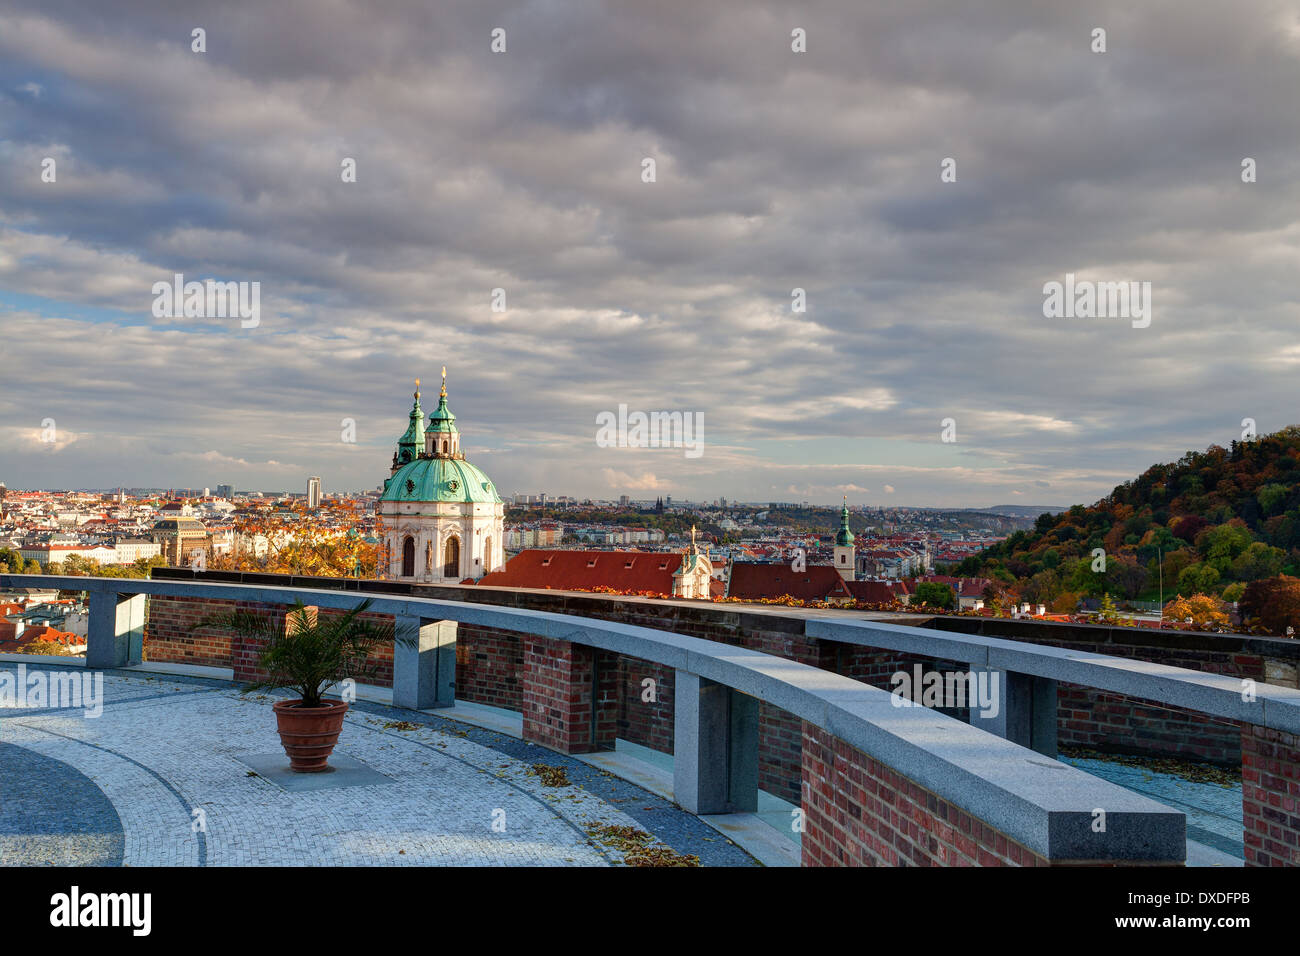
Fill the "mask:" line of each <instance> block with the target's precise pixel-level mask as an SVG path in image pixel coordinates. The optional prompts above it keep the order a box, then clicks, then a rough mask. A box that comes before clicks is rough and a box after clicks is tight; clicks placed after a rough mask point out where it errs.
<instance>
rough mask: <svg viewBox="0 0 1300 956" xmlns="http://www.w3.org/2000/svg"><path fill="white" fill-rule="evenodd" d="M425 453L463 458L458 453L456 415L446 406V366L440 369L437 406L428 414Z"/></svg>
mask: <svg viewBox="0 0 1300 956" xmlns="http://www.w3.org/2000/svg"><path fill="white" fill-rule="evenodd" d="M424 443H425V454H427V455H428V456H429V457H430V458H463V457H464V455H462V454H461V453H460V429H458V428H457V427H456V416H455V415H453V414H452V413H451V409H449V408H448V407H447V367H446V366H445V365H444V366H443V369H442V391H441V392H439V394H438V407H437V408H436V409H434V412H433V414H432V415H430V416H429V427H428V429H427V430H426V431H425V433H424Z"/></svg>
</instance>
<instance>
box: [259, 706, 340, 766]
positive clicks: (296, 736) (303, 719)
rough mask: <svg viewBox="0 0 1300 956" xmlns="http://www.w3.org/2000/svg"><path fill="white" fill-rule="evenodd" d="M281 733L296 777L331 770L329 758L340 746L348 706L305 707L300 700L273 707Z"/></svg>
mask: <svg viewBox="0 0 1300 956" xmlns="http://www.w3.org/2000/svg"><path fill="white" fill-rule="evenodd" d="M271 709H272V710H274V711H275V720H276V723H277V725H278V726H279V730H280V743H281V744H283V745H284V752H285V753H286V754H288V755H289V769H290V770H293V771H295V772H296V773H320V772H321V771H323V770H328V769H329V765H328V763H327V761H328V760H329V755H330V754H331V753H332V752H333V751H334V745H335V744H337V743H338V742H339V732H340V731H341V730H342V729H343V715H344V714H346V713H347V712H348V705H347V704H346V703H344V702H343V701H327V702H325V703H323V704H322V705H321V706H320V707H303V706H302V701H301V700H280V701H276V703H275V704H274V705H272V707H271Z"/></svg>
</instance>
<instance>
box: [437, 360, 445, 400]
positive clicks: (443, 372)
mask: <svg viewBox="0 0 1300 956" xmlns="http://www.w3.org/2000/svg"><path fill="white" fill-rule="evenodd" d="M439 397H440V398H446V397H447V366H445V365H444V366H443V367H442V393H441V394H440V395H439Z"/></svg>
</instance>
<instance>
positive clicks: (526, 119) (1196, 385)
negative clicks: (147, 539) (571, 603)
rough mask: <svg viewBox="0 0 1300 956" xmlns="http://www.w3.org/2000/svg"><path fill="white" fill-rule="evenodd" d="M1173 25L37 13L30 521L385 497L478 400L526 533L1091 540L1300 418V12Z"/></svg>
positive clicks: (1233, 12)
mask: <svg viewBox="0 0 1300 956" xmlns="http://www.w3.org/2000/svg"><path fill="white" fill-rule="evenodd" d="M87 6H93V10H90V11H87V10H86V9H84V8H85V7H87ZM1133 6H1134V5H1133V4H1131V3H1130V2H1127V0H1124V2H1114V3H1109V2H1105V3H1091V2H1089V3H1079V4H1073V3H1072V4H1065V3H1058V4H1041V3H1036V2H1031V0H1026V2H1019V0H1016V2H1010V0H1007V2H995V3H992V4H970V3H965V2H957V0H951V2H930V0H906V2H878V0H870V2H863V0H834V2H830V0H810V2H790V3H768V2H763V0H743V2H739V0H736V2H732V0H709V2H707V3H701V2H698V0H680V2H679V0H656V2H655V3H645V2H632V0H627V2H603V3H602V2H594V0H532V2H503V0H475V2H472V3H470V2H457V3H442V2H439V3H430V2H428V0H274V2H266V0H226V2H223V3H220V4H192V3H188V2H172V3H168V4H166V5H163V4H158V3H157V2H155V0H139V2H132V0H117V2H113V0H105V2H100V3H96V4H94V5H87V4H84V3H80V2H72V0H31V2H26V0H3V2H0V480H3V481H5V482H7V483H8V485H9V486H10V487H45V488H62V487H110V486H117V485H120V484H121V485H128V486H131V485H142V486H144V485H148V486H198V487H202V486H205V485H206V486H213V487H215V486H216V485H217V484H218V483H222V482H230V483H232V484H234V485H235V486H236V487H239V488H248V489H285V488H288V489H298V490H300V489H301V488H302V487H303V486H304V484H305V480H306V477H307V476H308V475H320V476H322V478H323V479H324V484H325V488H326V490H332V489H358V488H370V487H374V486H376V485H377V484H379V482H380V481H381V480H382V479H383V478H384V477H386V475H387V473H388V468H387V466H388V462H389V459H390V457H391V455H392V447H393V444H394V443H395V441H396V439H397V438H398V436H399V435H400V434H401V432H402V430H403V429H404V427H405V424H406V416H407V413H408V411H409V408H410V397H411V391H412V387H413V386H412V382H413V380H414V379H415V378H416V377H417V376H418V377H421V378H423V380H424V383H425V389H424V390H425V396H426V407H431V406H432V404H434V402H432V401H430V400H429V399H430V396H436V392H437V384H436V382H437V378H438V372H439V368H440V367H441V366H443V365H446V366H447V369H448V390H449V394H450V398H451V408H452V410H453V411H454V412H455V413H456V414H457V416H458V418H459V424H460V425H461V428H462V433H463V437H464V445H465V449H466V451H467V454H468V456H469V458H470V459H471V461H474V462H475V463H476V464H478V465H480V466H481V467H482V468H483V469H484V470H485V471H486V472H487V473H488V474H489V475H490V476H491V477H492V478H493V479H494V480H495V481H496V483H497V485H498V487H499V488H500V490H502V491H503V492H504V493H514V492H533V493H536V492H539V491H546V492H548V493H550V494H566V493H567V494H576V495H584V496H586V495H590V496H596V497H613V496H617V495H619V494H630V495H632V496H633V497H634V498H635V497H654V496H655V495H658V494H665V495H673V496H674V497H677V498H692V497H693V498H708V499H712V498H715V497H718V496H720V495H721V496H725V497H727V498H734V499H740V500H763V501H766V500H802V499H809V500H812V501H819V502H831V501H838V500H839V498H840V496H841V495H843V494H847V495H848V498H849V500H850V502H853V503H870V504H889V503H893V504H900V505H957V506H983V505H991V504H1001V503H1023V504H1052V505H1068V504H1071V503H1074V502H1078V501H1084V502H1090V501H1093V500H1095V499H1096V498H1098V497H1100V496H1101V495H1103V494H1104V493H1106V492H1107V491H1108V490H1109V489H1110V488H1111V487H1112V486H1113V485H1115V484H1116V483H1118V482H1119V481H1122V480H1124V479H1126V478H1128V477H1130V476H1132V475H1134V474H1136V473H1138V472H1140V471H1141V470H1142V469H1143V468H1145V467H1146V466H1147V465H1149V464H1150V463H1152V462H1153V461H1167V460H1172V459H1174V458H1177V457H1178V456H1179V455H1181V454H1182V453H1183V452H1184V451H1186V450H1187V449H1190V448H1204V447H1205V446H1207V445H1209V444H1211V443H1215V442H1217V443H1220V444H1226V443H1228V442H1229V441H1231V440H1232V439H1234V438H1237V437H1240V434H1241V430H1242V424H1241V423H1242V419H1244V418H1253V419H1254V420H1255V421H1256V423H1257V427H1258V429H1259V431H1260V432H1261V433H1263V432H1268V431H1273V430H1276V429H1277V428H1280V427H1282V426H1284V425H1287V424H1290V423H1293V422H1296V421H1300V412H1296V411H1294V407H1295V405H1296V394H1297V389H1296V387H1295V386H1296V381H1297V377H1298V376H1300V336H1298V335H1297V331H1298V329H1300V324H1298V322H1297V320H1298V319H1300V310H1298V309H1297V295H1298V289H1300V286H1298V284H1297V277H1298V276H1300V223H1297V216H1296V210H1297V208H1298V207H1297V200H1300V110H1297V108H1296V100H1297V95H1298V94H1300V12H1298V11H1300V8H1298V7H1297V6H1296V5H1295V4H1294V3H1278V2H1270V0H1238V2H1236V3H1233V4H1227V3H1221V2H1217V0H1216V2H1208V0H1169V2H1163V0H1152V2H1144V3H1142V4H1140V5H1139V6H1140V9H1137V10H1135V9H1132V7H1133ZM164 7H165V9H164ZM1047 7H1050V8H1051V9H1044V8H1047ZM196 28H202V29H203V30H204V31H206V33H205V46H206V49H205V51H204V52H195V51H194V50H193V49H192V46H193V42H194V41H193V31H194V30H195V29H196ZM496 28H501V29H503V30H504V31H505V42H506V49H505V52H503V53H496V52H493V50H492V49H491V45H492V32H493V30H494V29H496ZM1096 28H1102V29H1104V30H1105V31H1106V36H1105V42H1106V51H1105V52H1104V53H1098V52H1094V51H1093V49H1092V47H1093V45H1094V39H1093V31H1094V29H1096ZM796 29H799V30H803V31H805V34H806V47H807V49H806V52H794V51H793V50H792V49H791V47H792V42H793V41H792V31H794V30H796ZM647 158H652V159H654V161H655V181H654V182H644V181H643V161H644V160H645V159H647ZM946 158H951V159H953V160H954V161H955V173H956V176H955V181H953V182H944V181H942V179H941V175H940V174H941V164H942V162H943V161H944V160H945V159H946ZM1246 158H1250V159H1253V160H1254V161H1255V165H1256V169H1257V181H1256V182H1253V183H1245V182H1243V181H1242V162H1243V160H1244V159H1246ZM51 159H52V160H53V161H54V163H53V167H52V168H53V170H54V177H53V178H54V181H53V182H48V181H45V180H46V179H48V178H49V176H48V174H45V172H44V171H45V170H47V169H49V168H50V164H49V163H47V162H46V160H51ZM345 159H353V160H355V163H356V181H355V182H345V181H344V176H343V173H342V167H343V163H344V160H345ZM176 273H181V274H183V275H184V276H185V277H186V279H187V280H206V279H218V280H222V281H237V282H258V283H260V295H261V315H260V324H259V325H258V326H257V327H256V328H243V327H241V323H240V322H239V321H238V319H227V318H220V317H190V318H171V317H162V318H159V317H155V316H154V314H153V305H154V298H155V296H154V292H153V286H154V283H156V282H159V281H164V280H170V279H171V277H172V276H173V275H174V274H176ZM1066 273H1074V274H1076V275H1077V276H1078V277H1079V278H1080V279H1087V280H1092V281H1123V282H1129V281H1135V282H1150V283H1151V288H1152V299H1153V302H1152V317H1151V318H1152V321H1151V323H1150V325H1149V327H1146V328H1134V327H1133V324H1132V323H1131V322H1130V321H1129V320H1128V319H1126V318H1123V317H1119V318H1115V317H1109V318H1047V317H1045V316H1044V314H1043V303H1044V294H1043V286H1044V283H1047V282H1051V281H1054V280H1055V281H1064V278H1065V275H1066ZM795 288H801V289H804V290H806V297H807V309H806V311H804V312H795V311H793V310H792V290H793V289H795ZM493 289H504V290H505V301H506V309H505V311H504V312H494V311H493V309H492V290H493ZM620 404H626V405H627V406H628V408H629V409H630V410H644V411H673V410H677V411H682V412H688V413H691V414H693V415H699V416H702V422H703V439H704V448H703V454H701V455H699V456H698V457H688V456H687V455H686V454H685V453H684V451H683V450H682V449H673V448H659V449H636V448H617V447H615V448H604V447H599V446H598V445H597V442H596V430H597V429H596V417H597V415H599V414H600V413H601V412H603V411H614V410H616V409H617V408H618V406H619V405H620ZM949 418H950V419H952V420H953V423H954V426H955V432H956V441H955V442H945V441H943V440H942V432H943V426H942V422H943V420H944V419H949ZM50 419H52V420H53V425H52V428H51V427H50V425H49V423H48V422H47V420H50ZM344 419H352V420H354V421H355V423H356V441H355V442H348V441H344V440H343V437H344V436H343V425H342V423H343V421H344ZM50 438H53V440H43V439H50Z"/></svg>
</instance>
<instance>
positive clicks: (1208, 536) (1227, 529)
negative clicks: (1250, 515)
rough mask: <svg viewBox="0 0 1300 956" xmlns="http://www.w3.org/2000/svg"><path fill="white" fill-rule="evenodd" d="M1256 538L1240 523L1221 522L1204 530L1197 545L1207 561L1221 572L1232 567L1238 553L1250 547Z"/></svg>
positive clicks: (1225, 571) (1223, 572)
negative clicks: (1215, 526)
mask: <svg viewBox="0 0 1300 956" xmlns="http://www.w3.org/2000/svg"><path fill="white" fill-rule="evenodd" d="M1254 540H1255V539H1254V538H1253V537H1251V534H1250V531H1249V530H1248V529H1246V528H1244V527H1242V526H1241V525H1239V524H1221V525H1219V526H1218V527H1217V528H1211V529H1210V530H1209V531H1205V532H1203V533H1202V534H1201V535H1200V536H1199V537H1198V538H1197V545H1198V547H1199V548H1200V551H1201V554H1202V555H1203V556H1204V558H1205V562H1206V563H1207V564H1209V565H1211V566H1212V567H1213V568H1214V569H1215V570H1216V571H1218V572H1219V573H1220V574H1225V573H1227V572H1228V571H1230V570H1231V568H1232V562H1233V561H1234V560H1236V558H1237V555H1239V554H1241V552H1243V551H1245V550H1246V549H1247V548H1248V547H1250V545H1251V543H1252V542H1253V541H1254Z"/></svg>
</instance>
